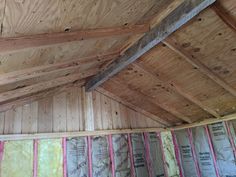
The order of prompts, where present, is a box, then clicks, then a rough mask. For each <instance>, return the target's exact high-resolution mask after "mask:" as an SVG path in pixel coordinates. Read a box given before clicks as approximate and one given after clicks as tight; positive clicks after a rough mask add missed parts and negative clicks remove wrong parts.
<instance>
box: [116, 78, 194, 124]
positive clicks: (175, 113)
mask: <svg viewBox="0 0 236 177" xmlns="http://www.w3.org/2000/svg"><path fill="white" fill-rule="evenodd" d="M113 80H114V81H116V82H117V83H120V84H122V85H127V84H126V83H125V82H123V81H121V80H120V79H116V78H113ZM126 87H127V89H129V90H131V91H132V92H133V93H134V94H135V95H136V96H137V97H139V98H143V99H146V100H147V101H148V102H151V103H153V104H154V105H156V106H158V107H159V108H160V109H162V110H163V111H165V112H168V113H169V114H172V115H173V116H175V117H176V118H178V119H179V120H182V121H184V122H187V123H192V120H191V119H190V118H188V117H187V116H185V115H183V114H182V113H180V112H179V111H178V110H176V109H175V108H172V107H171V106H169V105H166V104H163V103H161V102H160V101H159V100H158V99H154V98H152V97H150V96H147V95H145V94H143V93H142V92H141V91H138V90H136V89H133V88H131V87H129V86H128V85H127V86H126Z"/></svg>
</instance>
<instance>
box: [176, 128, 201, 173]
mask: <svg viewBox="0 0 236 177" xmlns="http://www.w3.org/2000/svg"><path fill="white" fill-rule="evenodd" d="M175 136H176V140H177V143H178V146H179V152H180V160H181V167H182V171H183V175H184V177H198V174H197V167H196V165H195V163H194V158H193V153H192V147H191V144H190V141H189V136H188V130H187V129H185V130H178V131H175Z"/></svg>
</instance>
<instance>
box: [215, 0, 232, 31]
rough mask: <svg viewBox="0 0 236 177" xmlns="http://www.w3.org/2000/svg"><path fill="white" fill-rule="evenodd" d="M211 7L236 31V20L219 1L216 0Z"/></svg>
mask: <svg viewBox="0 0 236 177" xmlns="http://www.w3.org/2000/svg"><path fill="white" fill-rule="evenodd" d="M211 8H212V9H213V10H214V11H215V13H216V14H217V15H218V16H219V17H220V18H221V19H222V21H223V22H224V23H225V24H226V25H228V26H229V27H230V28H231V29H232V30H234V31H236V20H235V19H234V18H233V17H232V16H230V15H229V14H228V13H227V11H226V10H225V9H224V7H223V6H222V5H221V4H220V2H219V1H216V2H215V3H214V4H213V5H212V6H211Z"/></svg>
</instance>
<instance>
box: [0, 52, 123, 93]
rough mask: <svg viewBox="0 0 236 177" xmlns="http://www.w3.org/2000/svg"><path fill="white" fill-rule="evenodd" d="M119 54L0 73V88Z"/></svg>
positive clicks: (111, 57) (108, 54) (76, 67)
mask: <svg viewBox="0 0 236 177" xmlns="http://www.w3.org/2000/svg"><path fill="white" fill-rule="evenodd" d="M118 56H119V52H114V53H107V54H103V55H96V56H90V57H84V58H78V59H70V60H68V61H65V62H60V63H55V64H48V65H42V66H36V67H33V68H28V69H24V70H19V71H13V72H10V73H6V74H1V75H0V88H1V87H2V86H4V85H7V84H14V83H16V82H20V81H24V80H28V79H36V78H38V77H42V76H48V75H50V74H53V73H59V72H62V71H65V70H68V71H70V72H71V71H72V70H73V69H79V68H80V67H81V66H82V65H84V64H90V63H92V62H98V63H100V62H102V63H103V62H105V61H108V60H112V59H114V58H116V57H118ZM0 90H1V89H0Z"/></svg>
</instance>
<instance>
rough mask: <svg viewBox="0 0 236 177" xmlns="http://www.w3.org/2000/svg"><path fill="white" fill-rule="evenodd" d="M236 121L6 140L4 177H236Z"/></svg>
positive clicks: (1, 149)
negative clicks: (167, 129) (119, 132)
mask: <svg viewBox="0 0 236 177" xmlns="http://www.w3.org/2000/svg"><path fill="white" fill-rule="evenodd" d="M235 122H236V121H230V122H225V123H222V122H221V123H215V124H211V125H208V126H200V127H195V128H191V129H183V130H176V131H173V132H167V131H166V132H153V133H132V134H120V135H119V134H116V135H106V136H93V137H78V138H69V137H68V138H60V139H42V140H27V141H26V140H24V141H19V140H18V141H2V142H1V143H0V157H1V159H0V160H1V163H0V164H1V168H0V172H1V177H18V176H19V177H21V176H25V177H35V175H36V176H39V177H40V176H43V177H49V176H50V177H53V176H57V177H74V176H80V177H85V176H87V177H98V176H99V177H100V176H101V177H108V176H109V177H129V176H130V177H139V176H140V177H143V176H145V177H156V176H158V177H161V176H166V177H193V176H195V177H209V176H210V177H229V176H230V177H234V176H236V165H235V161H236V160H235V139H236V136H235V129H234V125H235ZM19 161H20V162H21V163H20V164H19ZM22 169H23V170H22Z"/></svg>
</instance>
